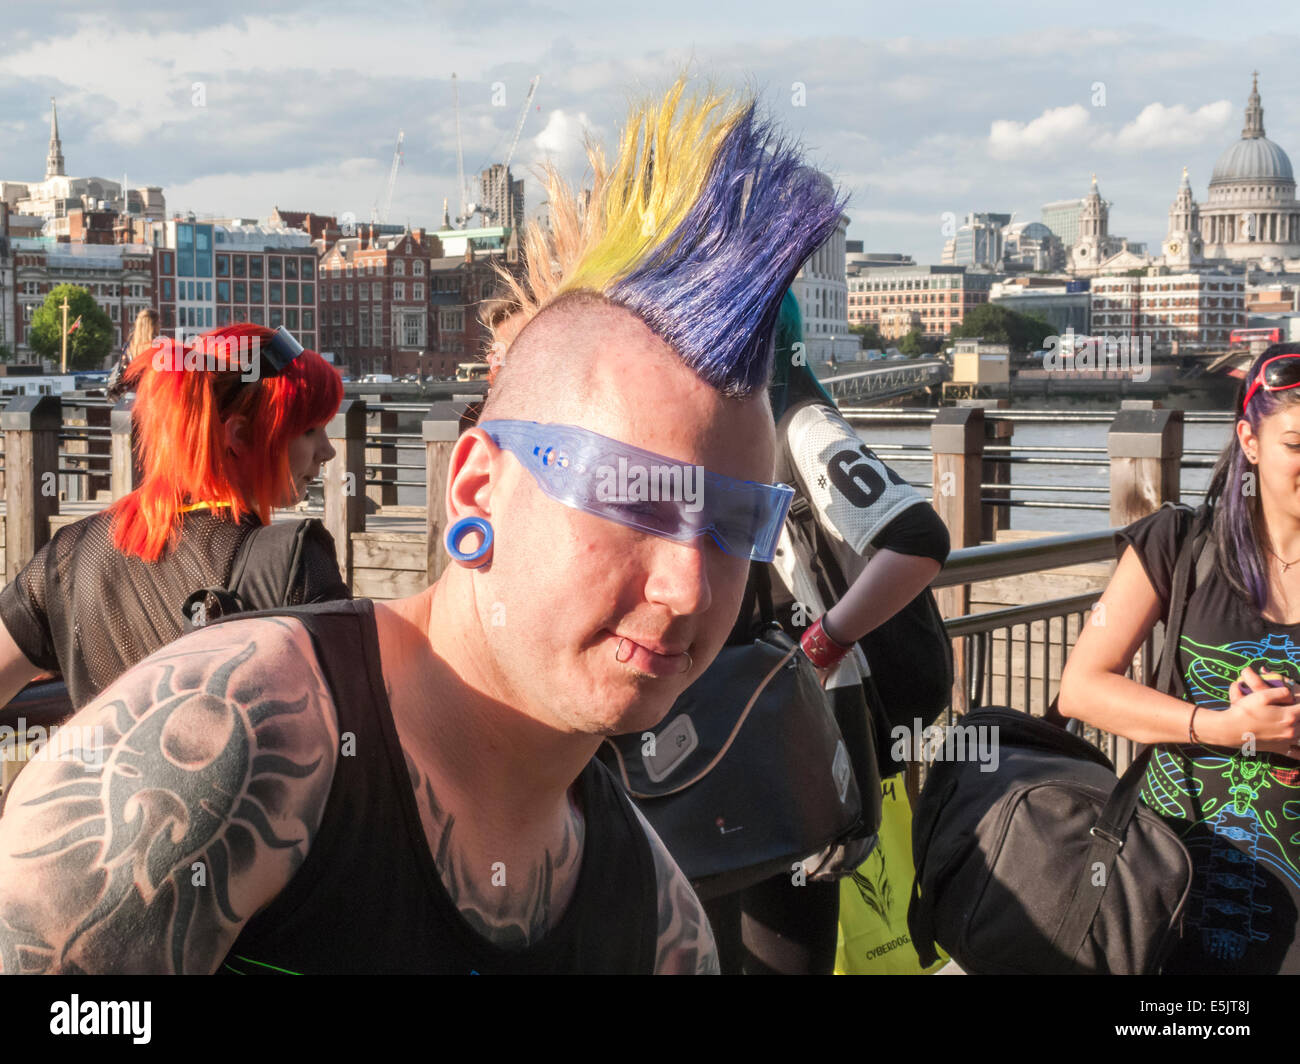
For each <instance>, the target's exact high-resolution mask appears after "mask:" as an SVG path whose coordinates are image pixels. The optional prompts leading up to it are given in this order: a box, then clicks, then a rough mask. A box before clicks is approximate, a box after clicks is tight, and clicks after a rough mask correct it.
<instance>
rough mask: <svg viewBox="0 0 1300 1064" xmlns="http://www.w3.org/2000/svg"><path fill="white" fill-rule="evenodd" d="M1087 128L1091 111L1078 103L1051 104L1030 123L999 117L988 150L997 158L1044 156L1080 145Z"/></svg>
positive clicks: (990, 133) (991, 133)
mask: <svg viewBox="0 0 1300 1064" xmlns="http://www.w3.org/2000/svg"><path fill="white" fill-rule="evenodd" d="M1087 131H1088V112H1087V111H1086V110H1085V109H1084V108H1083V107H1082V106H1081V105H1079V104H1077V103H1074V104H1070V105H1069V106H1068V107H1052V108H1049V109H1048V110H1046V111H1044V112H1043V113H1042V114H1041V115H1039V116H1038V117H1037V118H1035V119H1034V120H1033V121H1031V122H1016V121H1013V120H1011V119H1003V118H997V119H994V120H993V124H992V125H991V126H990V127H989V139H988V149H989V154H990V155H992V156H993V157H994V158H995V159H1015V158H1024V157H1030V156H1042V155H1044V154H1049V153H1053V152H1055V151H1057V150H1059V149H1061V148H1063V147H1065V146H1067V145H1071V144H1073V145H1078V144H1079V142H1080V141H1081V140H1083V139H1084V138H1085V136H1086V134H1087Z"/></svg>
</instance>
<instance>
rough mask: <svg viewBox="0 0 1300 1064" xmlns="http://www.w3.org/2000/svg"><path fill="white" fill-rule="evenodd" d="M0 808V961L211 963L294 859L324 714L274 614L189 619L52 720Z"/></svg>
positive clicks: (183, 967) (309, 657) (320, 774)
mask: <svg viewBox="0 0 1300 1064" xmlns="http://www.w3.org/2000/svg"><path fill="white" fill-rule="evenodd" d="M47 750H48V751H49V754H48V756H44V755H43V756H42V757H40V758H38V759H36V760H34V761H32V762H31V763H30V764H29V765H28V766H27V767H26V768H25V769H24V770H23V772H22V773H21V774H20V775H19V776H18V778H17V780H16V781H15V783H14V785H13V787H12V789H11V792H10V794H9V795H8V798H7V802H6V807H5V815H4V817H3V818H0V969H2V970H4V971H7V972H12V971H63V972H77V971H81V972H123V973H126V972H132V973H146V972H153V973H157V972H172V973H179V972H210V971H212V970H214V969H215V968H216V966H217V965H218V964H219V963H220V961H221V959H222V957H223V956H224V955H225V952H226V950H227V949H228V948H229V946H230V944H231V943H232V942H233V941H234V940H235V938H236V937H237V936H238V934H239V932H240V930H241V929H242V928H243V926H244V924H245V923H246V922H247V921H248V919H250V918H251V917H252V916H253V915H254V914H255V913H256V912H257V911H259V910H260V909H261V908H263V907H264V906H265V905H267V904H268V903H269V902H270V901H271V899H273V898H274V897H275V896H276V894H278V893H279V892H280V891H281V890H282V889H283V888H284V887H285V886H286V885H287V884H288V882H289V880H290V879H291V878H292V876H293V873H294V872H295V871H296V870H297V868H298V867H299V866H300V865H301V863H302V861H303V860H304V858H305V856H306V854H307V852H308V850H309V849H310V847H311V844H312V840H313V838H314V837H315V834H316V832H317V830H318V829H319V826H320V820H321V815H322V813H323V810H324V806H325V801H326V798H327V797H328V793H329V789H330V783H331V781H332V779H333V773H334V766H335V763H336V760H337V750H338V726H337V720H336V717H335V712H334V708H333V704H332V701H331V698H330V695H329V691H328V688H327V686H326V684H325V681H324V678H323V675H322V673H321V670H320V667H319V664H318V663H317V661H316V657H315V652H314V650H313V647H312V644H311V640H310V637H309V635H308V634H307V632H306V630H305V629H304V628H303V626H302V625H301V624H299V623H298V622H296V621H293V620H291V619H289V618H281V617H268V618H249V619H241V620H238V621H231V622H229V623H226V624H221V625H213V626H210V627H208V628H203V629H200V630H198V631H196V632H194V633H193V634H191V635H188V636H185V637H183V638H181V639H179V640H177V641H175V642H173V643H170V644H168V645H167V646H165V647H163V648H162V649H160V650H159V651H157V652H155V653H154V654H152V655H150V656H149V657H148V658H146V659H145V660H144V661H142V662H140V663H139V664H138V665H136V666H135V667H133V668H132V669H130V670H128V671H127V672H126V673H124V674H123V675H122V676H121V677H119V678H118V679H117V680H116V681H114V683H113V684H112V685H110V686H109V687H108V688H107V689H106V690H105V691H103V692H102V693H101V694H100V695H99V696H98V697H97V698H96V699H95V700H94V701H92V702H91V703H90V704H89V705H87V706H86V707H85V708H83V709H82V710H81V711H79V712H78V713H77V714H76V715H75V716H74V717H73V718H72V719H71V720H70V721H69V722H68V723H67V724H66V725H64V726H63V727H62V728H61V729H59V731H58V733H57V742H56V737H55V736H53V735H52V736H51V737H50V741H49V743H48V744H47Z"/></svg>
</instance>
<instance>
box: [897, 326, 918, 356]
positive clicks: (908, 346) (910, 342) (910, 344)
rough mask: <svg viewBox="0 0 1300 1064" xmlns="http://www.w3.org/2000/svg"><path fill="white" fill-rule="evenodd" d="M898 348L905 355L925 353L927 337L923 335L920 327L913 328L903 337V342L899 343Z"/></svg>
mask: <svg viewBox="0 0 1300 1064" xmlns="http://www.w3.org/2000/svg"><path fill="white" fill-rule="evenodd" d="M898 350H899V351H901V352H902V353H903V354H905V355H921V354H924V353H925V338H924V337H923V336H922V335H921V330H920V329H913V330H912V331H911V332H909V333H908V334H907V335H906V336H904V337H903V339H902V342H900V343H899V345H898Z"/></svg>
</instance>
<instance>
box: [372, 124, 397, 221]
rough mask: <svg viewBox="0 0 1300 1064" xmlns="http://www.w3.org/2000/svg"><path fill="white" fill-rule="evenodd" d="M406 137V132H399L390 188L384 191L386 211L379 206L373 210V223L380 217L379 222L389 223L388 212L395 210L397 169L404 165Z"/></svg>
mask: <svg viewBox="0 0 1300 1064" xmlns="http://www.w3.org/2000/svg"><path fill="white" fill-rule="evenodd" d="M405 137H406V130H404V129H399V130H398V131H397V147H396V148H395V149H394V150H393V165H392V167H391V168H390V169H389V171H388V187H387V188H386V189H385V191H384V209H383V210H382V211H380V210H379V207H378V204H376V205H375V207H374V208H372V209H371V212H370V220H371V221H372V222H373V221H375V220H376V217H375V216H376V215H378V221H381V222H387V221H388V212H389V211H391V210H392V209H393V189H394V188H395V187H396V186H397V168H398V167H399V166H401V165H402V141H403V140H404V139H405Z"/></svg>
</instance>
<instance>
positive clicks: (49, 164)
mask: <svg viewBox="0 0 1300 1064" xmlns="http://www.w3.org/2000/svg"><path fill="white" fill-rule="evenodd" d="M45 176H46V178H51V177H63V176H64V173H63V145H62V144H60V143H59V111H58V108H57V107H56V106H55V105H54V97H53V96H51V97H50V150H49V152H48V153H47V154H46V156H45Z"/></svg>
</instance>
